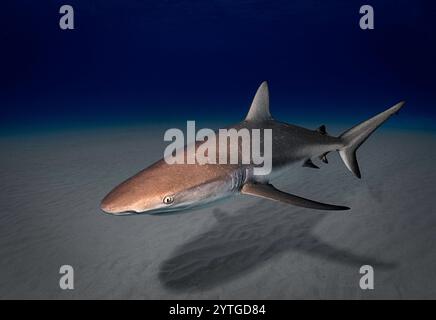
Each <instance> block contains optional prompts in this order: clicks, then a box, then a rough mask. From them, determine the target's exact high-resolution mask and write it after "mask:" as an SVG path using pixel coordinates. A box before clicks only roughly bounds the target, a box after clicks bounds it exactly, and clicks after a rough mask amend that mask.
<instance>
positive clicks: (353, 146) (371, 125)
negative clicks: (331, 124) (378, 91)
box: [338, 101, 405, 178]
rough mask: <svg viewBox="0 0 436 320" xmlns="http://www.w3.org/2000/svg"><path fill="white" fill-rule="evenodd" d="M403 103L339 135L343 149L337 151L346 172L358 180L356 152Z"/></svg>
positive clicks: (358, 171) (359, 175)
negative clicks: (345, 167) (346, 169)
mask: <svg viewBox="0 0 436 320" xmlns="http://www.w3.org/2000/svg"><path fill="white" fill-rule="evenodd" d="M404 103H405V102H404V101H401V102H400V103H397V104H396V105H395V106H393V107H392V108H389V109H387V110H386V111H383V112H382V113H379V114H378V115H376V116H375V117H372V118H371V119H369V120H366V121H365V122H362V123H360V124H358V125H357V126H354V127H353V128H351V129H349V130H347V131H345V132H344V133H342V134H341V135H340V138H341V139H342V141H343V144H344V147H343V148H342V149H339V150H338V151H339V155H340V156H341V158H342V161H344V163H345V165H346V166H347V168H348V170H350V171H351V172H352V173H354V174H355V175H356V177H358V178H360V177H361V174H360V170H359V164H358V163H357V158H356V151H357V149H358V148H359V147H360V145H361V144H362V143H364V142H365V140H366V139H368V137H369V136H370V135H371V133H373V132H374V131H375V130H376V129H377V128H378V127H379V126H381V125H382V124H383V123H384V122H385V121H386V120H388V119H389V117H390V116H392V115H393V114H395V113H397V112H398V111H399V110H400V109H401V108H402V107H403V105H404Z"/></svg>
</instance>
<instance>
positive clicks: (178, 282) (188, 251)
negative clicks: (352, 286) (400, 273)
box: [159, 201, 395, 290]
mask: <svg viewBox="0 0 436 320" xmlns="http://www.w3.org/2000/svg"><path fill="white" fill-rule="evenodd" d="M273 206H274V207H272V206H271V203H269V202H265V201H260V202H259V203H257V204H256V205H255V206H252V207H248V208H245V209H243V210H242V211H238V212H237V213H236V214H234V213H233V214H228V213H225V212H224V211H222V210H219V209H215V210H214V215H215V217H216V218H217V223H216V224H215V225H214V226H213V227H212V229H211V230H209V231H207V232H205V233H203V234H201V235H199V236H197V237H195V238H194V239H192V240H191V241H189V242H187V243H185V244H183V245H182V246H180V247H178V248H177V249H176V251H175V252H174V253H173V255H172V256H171V257H169V258H168V259H167V260H165V261H164V262H163V263H162V264H161V265H160V269H159V279H160V281H161V282H162V283H163V285H164V286H165V287H167V288H169V289H172V290H183V289H188V288H189V289H206V288H211V287H214V286H216V285H219V284H222V283H223V282H226V281H229V280H232V279H235V278H237V277H239V276H241V275H243V274H245V273H247V272H249V271H250V270H252V269H254V268H256V267H257V266H259V265H260V264H262V263H264V262H266V261H267V260H269V259H271V258H272V257H274V256H276V255H278V254H280V253H283V252H285V251H287V250H295V251H300V252H304V253H306V254H310V255H314V256H317V257H319V258H321V259H325V260H331V261H336V262H338V263H342V264H347V265H353V266H359V267H360V266H361V265H364V264H369V265H372V266H373V267H376V268H379V269H382V268H385V269H390V268H393V267H395V264H393V263H387V262H383V261H380V260H378V259H376V258H372V257H368V256H361V255H357V254H354V253H352V252H350V251H348V250H345V249H339V248H335V247H333V246H331V245H329V244H327V243H325V242H323V241H322V240H320V239H319V238H317V237H316V236H315V235H313V234H312V230H313V228H314V227H315V226H316V225H317V224H318V223H319V222H320V221H321V220H322V219H324V218H325V217H326V214H325V213H311V212H308V210H300V209H290V208H289V207H287V206H281V205H275V204H273ZM292 210H294V211H292ZM330 214H349V213H330Z"/></svg>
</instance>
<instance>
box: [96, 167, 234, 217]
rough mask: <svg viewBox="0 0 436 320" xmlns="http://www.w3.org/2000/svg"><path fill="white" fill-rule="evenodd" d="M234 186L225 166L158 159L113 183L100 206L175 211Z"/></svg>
mask: <svg viewBox="0 0 436 320" xmlns="http://www.w3.org/2000/svg"><path fill="white" fill-rule="evenodd" d="M233 188H234V178H232V174H231V172H230V171H229V170H227V169H226V168H223V167H220V166H215V167H214V168H212V167H210V166H207V165H206V166H197V165H189V164H174V165H169V164H167V163H165V161H159V162H157V163H155V164H154V165H152V166H150V167H149V168H147V169H145V170H143V171H141V172H139V173H138V174H136V175H134V176H133V177H131V178H129V179H127V180H126V181H124V182H123V183H121V184H120V185H118V186H117V187H115V188H114V189H113V190H112V191H111V192H110V193H109V194H108V195H107V196H106V197H105V198H104V199H103V200H102V202H101V209H102V210H103V211H105V212H106V213H110V214H114V215H128V214H137V213H153V214H160V213H168V212H175V211H181V210H185V209H188V208H193V207H198V206H200V205H204V204H205V203H207V202H211V201H214V200H217V199H218V198H222V197H224V196H226V195H228V194H229V193H230V192H231V191H232V190H233Z"/></svg>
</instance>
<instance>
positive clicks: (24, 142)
mask: <svg viewBox="0 0 436 320" xmlns="http://www.w3.org/2000/svg"><path fill="white" fill-rule="evenodd" d="M163 132H164V128H159V129H156V128H154V129H153V130H151V129H148V130H147V129H141V128H113V129H110V128H108V129H100V130H81V131H78V132H73V131H70V132H64V133H55V132H54V133H50V134H35V135H28V136H26V135H21V136H9V137H6V136H4V137H2V138H0V148H1V150H2V156H1V159H0V163H1V166H0V298H3V299H4V298H58V299H77V298H85V299H87V298H111V299H112V298H121V299H124V298H133V299H137V298H140V299H142V298H145V299H148V298H153V299H175V298H187V299H190V298H192V299H194V298H199V299H208V298H213V299H263V298H266V299H270V298H274V299H293V298H297V299H306V298H314V299H318V298H322V299H325V298H333V299H336V298H350V299H377V298H433V299H435V298H436V210H435V198H436V183H435V181H436V170H435V168H434V163H435V160H436V135H435V134H431V133H418V132H415V131H392V130H383V129H380V131H378V132H377V133H376V134H374V136H373V137H371V138H370V139H369V140H368V141H367V142H366V143H365V144H364V145H363V146H362V147H361V148H360V149H359V152H358V159H359V164H360V167H361V171H362V176H363V178H362V180H359V179H357V178H355V177H354V176H352V174H351V173H350V172H349V171H347V170H346V168H345V166H344V165H343V163H342V162H341V160H340V159H339V157H338V155H336V154H331V155H329V164H326V165H325V164H322V167H321V169H320V170H314V169H310V168H300V167H298V168H297V167H296V168H294V169H291V170H289V172H288V174H286V175H284V176H282V177H280V178H279V179H277V180H275V181H273V183H274V184H275V185H276V186H277V187H278V188H281V189H283V190H285V191H288V192H291V193H295V194H297V195H301V196H304V197H308V198H311V199H314V200H318V201H322V202H327V203H334V204H341V205H347V206H350V207H351V208H352V210H350V211H345V212H321V211H315V210H309V209H302V208H296V207H292V206H287V205H284V204H280V203H275V202H271V201H267V200H262V199H256V198H253V197H249V196H236V197H234V198H230V199H228V200H227V201H222V202H219V203H217V204H216V205H214V206H211V207H208V208H204V209H199V210H195V211H191V212H186V213H183V214H177V215H166V216H157V215H155V216H151V215H138V216H128V217H115V216H109V215H105V214H103V213H102V212H101V211H100V209H99V202H100V200H101V199H102V197H103V196H104V195H105V194H106V193H107V192H108V191H110V189H111V188H112V187H114V186H115V185H116V184H118V183H119V182H121V181H122V180H124V179H125V178H127V177H129V176H131V175H133V174H134V173H136V172H137V171H139V170H141V169H143V168H144V167H146V166H148V165H150V164H151V163H152V162H154V161H156V160H158V159H159V158H161V156H162V155H163V150H164V147H165V144H164V143H163V141H162V137H163ZM64 264H69V265H72V266H73V267H74V271H75V289H74V290H71V291H63V290H61V289H60V288H59V278H60V274H59V268H60V266H61V265H64ZM364 264H369V265H371V266H373V267H374V271H375V289H374V290H370V291H368V290H366V291H363V290H361V289H360V287H359V279H360V277H361V275H360V274H359V268H360V266H362V265H364Z"/></svg>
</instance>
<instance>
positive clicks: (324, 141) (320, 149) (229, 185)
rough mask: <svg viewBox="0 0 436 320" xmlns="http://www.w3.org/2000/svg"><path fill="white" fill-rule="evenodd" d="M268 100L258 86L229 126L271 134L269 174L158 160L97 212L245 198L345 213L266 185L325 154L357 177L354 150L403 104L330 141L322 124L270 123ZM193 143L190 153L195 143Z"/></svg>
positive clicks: (152, 210)
mask: <svg viewBox="0 0 436 320" xmlns="http://www.w3.org/2000/svg"><path fill="white" fill-rule="evenodd" d="M269 100H270V99H269V89H268V84H267V82H266V81H264V82H263V83H262V84H261V85H260V87H259V88H258V90H257V92H256V94H255V96H254V99H253V101H252V103H251V106H250V109H249V111H248V114H247V116H246V117H245V119H244V120H243V121H242V122H240V123H237V124H235V125H233V126H229V128H234V129H236V130H239V129H241V128H246V129H248V130H249V131H250V132H251V130H253V129H271V130H272V140H271V141H272V142H271V143H272V170H271V172H270V173H269V174H266V175H255V174H253V169H254V168H255V166H256V165H255V164H254V163H245V164H243V163H240V162H238V163H235V164H209V163H206V164H199V163H193V164H184V163H178V164H168V163H167V162H166V161H164V158H162V159H161V160H159V161H157V162H155V163H154V164H152V165H150V166H149V167H147V168H145V169H143V170H142V171H140V172H138V173H137V174H135V175H134V176H132V177H130V178H128V179H127V180H125V181H124V182H122V183H121V184H119V185H118V186H116V187H115V188H114V189H113V190H112V191H110V192H109V193H108V194H107V195H106V196H105V197H104V198H103V200H102V201H101V204H100V208H101V209H102V210H103V211H104V212H105V213H108V214H112V215H133V214H140V213H149V214H165V213H166V214H168V213H176V212H182V211H188V210H192V209H194V208H199V207H203V206H206V205H210V204H213V203H214V202H216V201H218V200H221V199H226V198H230V197H231V196H235V195H247V196H254V197H259V198H262V199H267V200H272V201H278V202H281V203H284V204H288V205H294V206H298V207H303V208H307V209H312V210H348V209H350V208H349V207H348V206H344V205H335V204H328V203H324V202H319V201H315V200H311V199H308V198H304V197H302V196H301V195H296V194H293V193H288V192H285V191H283V190H279V189H277V188H276V187H274V185H273V184H272V180H274V178H276V177H278V176H280V175H281V174H283V171H284V170H286V169H288V168H289V167H291V166H302V167H307V168H313V169H319V166H317V165H316V164H315V163H314V160H315V159H318V160H320V161H321V162H323V163H328V159H327V155H328V153H330V152H333V151H335V152H338V153H339V156H340V158H341V159H342V160H343V162H344V164H345V166H346V168H347V169H348V170H349V171H351V172H352V173H353V174H354V175H355V176H356V177H357V178H361V171H360V168H359V165H358V162H357V157H356V151H357V149H358V148H359V147H360V146H361V145H362V143H364V142H365V141H366V140H367V139H368V137H369V136H370V135H371V134H372V133H373V132H374V131H375V130H376V129H377V128H378V127H380V126H381V125H382V124H383V123H384V122H385V121H386V120H388V119H389V118H390V117H391V116H392V115H394V114H397V113H398V112H399V110H400V109H401V108H402V107H403V105H404V104H405V102H404V101H401V102H399V103H397V104H396V105H394V106H393V107H391V108H389V109H387V110H385V111H383V112H381V113H379V114H377V115H375V116H373V117H372V118H370V119H368V120H366V121H364V122H362V123H360V124H358V125H356V126H354V127H352V128H350V129H348V130H346V131H345V132H343V133H342V134H340V135H339V136H332V135H329V134H328V133H327V130H326V126H325V125H322V126H320V127H319V128H317V129H316V130H311V129H307V128H303V127H300V126H297V125H292V124H288V123H285V122H280V121H277V120H275V119H274V118H273V117H272V115H271V113H270V107H269ZM195 143H196V146H195V147H196V148H198V146H199V145H200V144H201V142H195ZM185 148H186V146H185ZM239 151H240V149H239ZM240 152H241V151H240Z"/></svg>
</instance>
